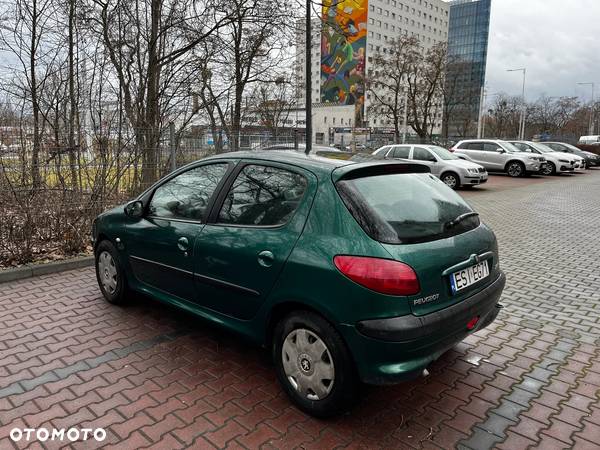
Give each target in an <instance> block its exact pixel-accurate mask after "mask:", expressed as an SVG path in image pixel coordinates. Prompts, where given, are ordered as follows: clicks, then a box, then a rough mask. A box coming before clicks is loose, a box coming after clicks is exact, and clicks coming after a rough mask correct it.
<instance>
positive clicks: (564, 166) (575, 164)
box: [509, 141, 585, 175]
mask: <svg viewBox="0 0 600 450" xmlns="http://www.w3.org/2000/svg"><path fill="white" fill-rule="evenodd" d="M509 142H510V143H511V144H513V145H514V146H515V147H517V148H518V149H519V150H521V151H522V152H526V153H532V154H536V155H542V156H543V157H544V158H546V164H545V166H544V167H543V168H542V173H543V174H544V175H556V174H560V173H569V172H571V173H572V172H574V171H575V170H577V169H580V168H581V169H583V168H585V160H584V159H583V158H581V157H580V156H577V155H571V154H570V153H562V152H556V151H554V150H552V149H551V148H550V147H547V146H545V145H544V144H542V143H539V142H530V141H509Z"/></svg>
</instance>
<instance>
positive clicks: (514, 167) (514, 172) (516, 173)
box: [506, 161, 525, 178]
mask: <svg viewBox="0 0 600 450" xmlns="http://www.w3.org/2000/svg"><path fill="white" fill-rule="evenodd" d="M506 173H508V175H509V176H511V177H513V178H517V177H522V176H523V175H525V164H523V163H522V162H519V161H513V162H510V163H508V165H507V166H506Z"/></svg>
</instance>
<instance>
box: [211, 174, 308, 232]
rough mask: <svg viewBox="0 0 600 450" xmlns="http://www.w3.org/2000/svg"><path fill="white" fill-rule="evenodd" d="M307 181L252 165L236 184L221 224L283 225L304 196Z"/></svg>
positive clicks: (220, 213) (224, 207)
mask: <svg viewBox="0 0 600 450" xmlns="http://www.w3.org/2000/svg"><path fill="white" fill-rule="evenodd" d="M307 186H308V181H307V179H306V177H304V176H303V175H300V174H298V173H296V172H292V171H289V170H285V169H281V168H279V167H270V166H262V165H257V164H249V165H247V166H245V167H244V168H243V169H242V170H241V172H240V173H239V174H238V176H237V178H236V179H235V181H234V182H233V185H232V186H231V189H230V190H229V192H228V193H227V197H226V198H225V201H224V202H223V206H222V207H221V211H220V212H219V216H218V219H217V222H218V223H221V224H231V225H245V226H277V225H283V224H285V223H286V222H288V220H289V219H290V218H291V217H292V215H293V214H294V212H295V211H296V209H297V208H298V206H300V202H301V200H302V198H303V197H304V193H305V192H306V188H307Z"/></svg>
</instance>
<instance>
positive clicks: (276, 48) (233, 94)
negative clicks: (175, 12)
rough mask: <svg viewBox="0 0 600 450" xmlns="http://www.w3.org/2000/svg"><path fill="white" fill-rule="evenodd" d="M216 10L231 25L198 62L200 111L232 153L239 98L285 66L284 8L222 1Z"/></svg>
mask: <svg viewBox="0 0 600 450" xmlns="http://www.w3.org/2000/svg"><path fill="white" fill-rule="evenodd" d="M219 10H220V11H221V14H223V15H225V16H227V17H229V18H230V19H231V20H230V21H228V22H227V24H226V26H225V27H223V28H222V29H220V30H219V33H218V34H217V36H216V37H215V39H212V40H210V41H209V45H208V46H207V48H205V51H204V55H206V58H201V59H200V62H201V72H202V73H203V74H204V76H203V77H202V86H201V92H202V95H201V96H202V106H203V107H204V109H205V110H206V112H207V114H208V116H209V118H210V121H211V127H212V128H213V129H214V130H215V132H218V133H220V130H225V132H226V134H227V137H228V138H229V142H230V146H231V149H232V150H237V149H238V148H239V133H240V131H241V126H242V113H243V107H244V96H245V95H247V93H248V89H249V88H250V87H251V86H252V85H253V84H255V83H257V82H260V81H268V80H269V79H270V72H272V71H273V70H274V69H275V68H277V67H281V65H282V64H284V63H285V61H283V58H284V54H283V50H284V48H285V46H286V45H285V42H286V37H287V34H286V33H287V32H288V31H289V30H288V29H287V27H288V25H287V24H288V22H289V14H288V13H287V11H286V8H285V6H284V4H282V3H278V2H271V1H268V0H225V1H223V2H221V4H220V6H219ZM217 119H218V123H219V125H217ZM217 128H218V129H219V131H216V129H217ZM215 141H216V140H215ZM218 148H219V147H218Z"/></svg>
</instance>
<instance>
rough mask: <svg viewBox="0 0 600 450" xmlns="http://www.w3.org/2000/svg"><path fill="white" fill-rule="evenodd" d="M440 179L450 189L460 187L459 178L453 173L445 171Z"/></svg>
mask: <svg viewBox="0 0 600 450" xmlns="http://www.w3.org/2000/svg"><path fill="white" fill-rule="evenodd" d="M442 181H443V182H444V184H445V185H446V186H448V187H449V188H451V189H454V190H456V189H458V188H459V187H460V178H458V175H456V174H454V173H445V174H444V175H442Z"/></svg>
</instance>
